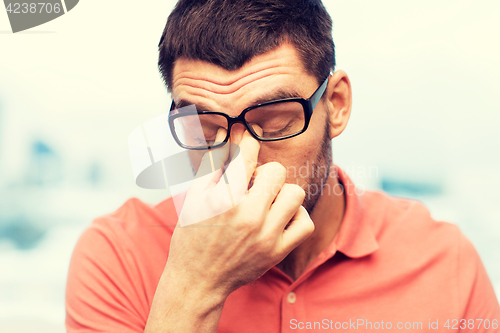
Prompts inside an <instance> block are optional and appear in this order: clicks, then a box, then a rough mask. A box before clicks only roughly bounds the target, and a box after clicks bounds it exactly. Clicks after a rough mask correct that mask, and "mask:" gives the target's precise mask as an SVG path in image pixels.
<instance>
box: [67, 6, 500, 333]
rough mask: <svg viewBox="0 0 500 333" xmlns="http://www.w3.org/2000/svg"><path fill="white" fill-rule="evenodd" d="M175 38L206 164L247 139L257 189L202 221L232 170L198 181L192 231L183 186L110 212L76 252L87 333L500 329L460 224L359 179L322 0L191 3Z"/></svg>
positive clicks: (77, 292) (171, 84)
mask: <svg viewBox="0 0 500 333" xmlns="http://www.w3.org/2000/svg"><path fill="white" fill-rule="evenodd" d="M159 51H160V57H159V67H160V71H161V73H162V75H163V78H164V80H165V83H166V85H167V87H168V89H169V90H170V91H171V92H172V96H173V99H174V100H173V104H172V110H171V112H170V118H169V119H170V120H169V121H170V122H171V125H172V126H171V129H172V132H173V133H172V134H173V135H174V137H175V138H176V140H177V141H178V143H179V144H180V145H181V146H183V147H184V148H186V149H188V150H189V151H190V158H191V162H192V166H193V168H194V169H195V170H196V171H198V170H201V169H203V168H204V167H208V166H210V165H213V163H214V160H217V159H218V160H219V162H224V161H225V160H226V159H231V158H230V157H233V156H234V155H235V154H236V153H235V152H234V150H232V148H231V147H233V146H231V145H237V146H238V147H239V150H240V154H241V156H242V157H243V161H244V170H245V172H244V175H241V177H243V178H244V183H245V187H246V188H248V193H247V195H246V196H245V197H244V199H243V200H242V201H241V202H239V204H237V205H235V207H233V208H232V209H229V210H226V211H224V212H222V213H220V214H216V215H215V216H211V217H209V218H207V219H204V220H203V221H198V220H196V213H197V212H198V210H199V209H200V207H202V208H204V209H212V208H213V209H214V211H216V210H217V209H216V207H215V208H214V206H217V205H219V202H218V201H217V198H218V194H219V193H221V192H220V189H221V188H223V187H224V185H225V180H224V175H223V174H222V169H219V171H218V172H213V173H211V174H209V175H208V176H207V177H200V178H198V179H197V180H195V182H194V183H193V185H192V186H191V188H190V189H189V191H188V193H187V194H186V199H185V203H184V207H183V208H182V213H181V216H180V220H181V221H180V224H182V222H183V221H184V222H185V223H186V220H188V221H187V222H188V223H186V224H188V225H187V226H185V227H181V226H180V225H177V226H176V223H177V222H178V217H177V215H176V213H175V207H174V204H173V201H172V199H168V200H166V201H164V202H162V203H160V204H159V205H157V206H155V207H151V206H149V205H146V204H144V203H142V202H140V201H138V200H136V199H131V200H129V201H127V202H126V203H125V204H124V206H122V207H121V208H120V209H119V210H118V211H117V212H115V213H113V214H110V215H107V216H103V217H101V218H98V219H96V220H95V221H94V223H93V224H92V225H91V227H90V228H88V229H87V230H86V231H85V233H84V234H83V235H82V237H81V238H80V240H79V242H78V244H77V246H76V248H75V251H74V254H73V258H72V262H71V267H70V272H69V277H68V285H67V320H66V325H67V329H68V331H69V332H143V331H144V332H215V331H218V332H290V331H295V330H301V329H307V330H311V331H320V330H325V329H330V330H334V329H343V330H350V329H356V330H360V331H371V330H379V329H404V330H406V331H422V330H424V331H427V330H431V329H432V330H436V331H457V330H462V331H466V330H470V331H473V332H496V331H498V325H499V323H498V321H499V320H500V309H499V305H498V301H497V300H496V297H495V294H494V291H493V288H492V286H491V283H490V281H489V279H488V277H487V275H486V272H485V270H484V267H483V266H482V263H481V261H480V259H479V257H478V255H477V253H476V251H475V250H474V248H473V246H472V245H471V244H470V242H469V241H468V240H467V239H466V238H465V237H464V236H463V235H462V234H461V232H460V231H459V230H458V228H457V227H456V226H454V225H451V224H448V223H444V222H436V221H434V220H432V218H431V217H430V215H429V212H428V211H427V210H426V209H425V208H424V207H423V206H422V205H421V204H420V203H418V202H414V201H409V200H404V199H398V198H392V197H389V196H387V195H385V194H383V193H380V192H366V193H363V194H359V193H357V192H356V190H355V187H354V185H353V184H352V182H351V181H350V180H349V178H348V177H347V175H346V174H345V173H344V172H343V171H342V170H340V169H339V168H337V167H336V166H334V165H333V164H332V157H331V146H330V142H331V139H333V138H334V137H336V136H338V135H339V134H340V133H341V132H342V131H343V130H344V128H345V126H346V125H347V121H348V119H349V115H350V111H351V86H350V82H349V79H348V77H347V75H346V74H345V73H344V72H342V71H336V72H334V66H335V61H334V46H333V41H332V38H331V19H330V17H329V15H328V13H327V12H326V10H325V9H324V7H323V5H322V4H321V2H320V1H319V0H316V1H315V0H309V1H306V0H294V1H291V0H287V1H285V0H266V1H264V0H238V1H236V0H232V1H229V0H226V1H224V0H208V1H185V0H180V1H179V3H178V4H177V6H176V7H175V9H174V10H173V12H172V13H171V15H170V16H169V19H168V21H167V24H166V27H165V31H164V33H163V36H162V38H161V41H160V45H159ZM193 105H194V106H195V110H196V111H195V112H194V113H193V112H190V113H189V112H184V111H183V110H184V107H189V106H193ZM290 114H291V115H293V116H290ZM277 115H279V116H277ZM192 116H195V117H197V118H196V119H197V121H198V124H199V125H198V126H199V129H200V131H194V130H193V131H191V130H192V128H191V127H190V126H187V125H186V124H192V123H190V122H189V121H187V120H186V119H188V118H189V117H192ZM283 119H285V120H283ZM195 132H197V134H196V135H195ZM200 133H202V134H201V135H200ZM200 136H204V137H201V138H200ZM304 167H305V168H306V169H307V170H308V172H307V174H306V175H303V174H301V173H300V172H297V170H303V169H304ZM230 168H231V164H229V166H227V170H226V171H229V170H230ZM301 168H302V169H301ZM215 169H217V168H214V170H215ZM214 198H215V200H214ZM193 216H194V217H193ZM183 219H184V220H183ZM189 219H191V221H189ZM196 222H198V223H196ZM190 223H191V224H190ZM471 320H472V322H471Z"/></svg>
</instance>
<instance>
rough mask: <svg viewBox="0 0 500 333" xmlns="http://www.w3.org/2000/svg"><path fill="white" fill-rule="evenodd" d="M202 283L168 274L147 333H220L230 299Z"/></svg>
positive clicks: (160, 288) (158, 294) (167, 271)
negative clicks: (218, 332) (227, 299)
mask: <svg viewBox="0 0 500 333" xmlns="http://www.w3.org/2000/svg"><path fill="white" fill-rule="evenodd" d="M200 282H201V281H197V282H196V281H190V280H189V279H188V278H185V279H182V278H180V277H179V276H177V277H175V274H174V273H173V272H170V271H169V270H167V269H166V270H165V271H164V272H163V275H162V277H161V279H160V282H159V283H158V287H157V289H156V293H155V296H154V299H153V304H152V306H151V310H150V313H149V318H148V322H147V325H146V328H145V330H144V332H145V333H160V332H161V333H167V332H168V333H177V332H182V333H190V332H200V333H205V332H216V331H217V325H218V323H219V319H220V315H221V313H222V308H223V306H224V302H225V300H226V296H224V295H222V294H220V293H217V292H215V291H212V290H210V289H209V288H206V287H204V286H203V285H202V284H201V283H200Z"/></svg>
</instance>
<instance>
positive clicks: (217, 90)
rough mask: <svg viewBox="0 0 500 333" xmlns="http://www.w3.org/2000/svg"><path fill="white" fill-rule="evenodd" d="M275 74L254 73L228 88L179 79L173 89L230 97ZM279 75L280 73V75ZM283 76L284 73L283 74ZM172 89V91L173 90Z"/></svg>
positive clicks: (204, 82)
mask: <svg viewBox="0 0 500 333" xmlns="http://www.w3.org/2000/svg"><path fill="white" fill-rule="evenodd" d="M275 74H277V73H262V72H261V73H255V75H253V74H252V76H251V77H245V78H243V79H242V80H241V81H238V82H235V83H234V84H233V85H230V86H219V85H216V84H214V83H211V82H206V81H202V80H195V79H187V78H184V79H180V80H179V81H178V83H177V85H176V86H175V88H181V89H182V88H184V87H190V88H192V89H202V90H205V91H207V92H210V93H214V94H217V95H230V94H233V93H236V92H238V91H239V90H240V89H242V88H244V87H245V86H247V85H248V84H250V83H252V82H255V81H258V80H259V79H264V78H266V77H270V76H273V75H275ZM280 74H281V73H280ZM283 74H284V73H283ZM175 88H174V89H175Z"/></svg>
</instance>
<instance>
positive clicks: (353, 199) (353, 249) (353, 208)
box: [328, 165, 379, 258]
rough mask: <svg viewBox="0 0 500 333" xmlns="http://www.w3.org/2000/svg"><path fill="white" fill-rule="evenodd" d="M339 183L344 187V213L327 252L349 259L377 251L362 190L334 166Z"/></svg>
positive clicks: (370, 218)
mask: <svg viewBox="0 0 500 333" xmlns="http://www.w3.org/2000/svg"><path fill="white" fill-rule="evenodd" d="M334 167H335V171H336V174H337V176H338V180H339V182H340V183H341V184H342V185H343V187H344V195H345V201H346V205H345V207H346V208H345V212H344V218H343V219H342V224H341V225H340V229H339V232H338V233H337V235H336V236H335V238H334V240H333V242H332V244H330V246H329V247H328V250H330V251H329V252H331V253H335V250H336V251H340V252H342V253H343V254H345V255H346V256H348V257H350V258H360V257H363V256H366V255H369V254H371V253H373V252H375V251H376V250H378V248H379V245H378V242H377V239H376V237H375V233H374V230H373V228H372V222H373V221H372V219H373V218H374V217H375V216H372V214H369V212H368V211H367V207H366V205H365V202H364V201H365V197H364V195H363V192H364V191H363V190H361V189H360V188H357V187H356V186H355V185H354V184H353V182H352V181H351V179H350V178H349V176H348V175H347V174H346V173H345V172H344V171H343V170H342V169H340V168H339V167H338V166H336V165H335V166H334Z"/></svg>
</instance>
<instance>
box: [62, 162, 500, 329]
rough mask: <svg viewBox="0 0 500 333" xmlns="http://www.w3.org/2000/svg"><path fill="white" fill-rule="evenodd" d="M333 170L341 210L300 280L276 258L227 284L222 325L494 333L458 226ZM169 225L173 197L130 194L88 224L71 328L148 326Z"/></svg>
mask: <svg viewBox="0 0 500 333" xmlns="http://www.w3.org/2000/svg"><path fill="white" fill-rule="evenodd" d="M337 169H338V168H337ZM338 171H339V172H338V174H339V180H340V182H341V183H342V184H344V187H345V190H346V191H345V192H346V211H345V215H344V219H343V221H342V225H341V227H340V230H339V232H338V234H337V236H336V237H335V239H334V240H333V242H332V243H331V244H330V245H329V246H328V247H327V248H326V249H325V250H324V251H323V252H322V253H320V255H319V256H318V257H317V258H316V259H315V260H314V261H313V262H312V263H311V264H310V265H309V266H308V267H307V269H306V270H305V271H304V272H303V273H302V275H301V276H300V277H299V278H298V279H297V280H296V281H292V280H291V279H290V278H289V277H288V276H287V275H285V274H284V273H283V272H281V271H280V270H279V269H277V268H275V267H273V268H271V269H270V270H269V271H268V272H267V273H266V274H264V275H263V276H262V277H261V278H259V279H258V280H256V281H255V282H253V283H251V284H249V285H246V286H244V287H242V288H240V289H238V290H236V291H234V292H233V293H232V294H231V295H230V296H229V298H228V299H227V301H226V303H225V305H224V309H223V312H222V316H221V319H220V322H219V327H218V330H217V331H218V332H235V333H246V332H248V333H256V332H297V331H307V332H324V331H351V330H352V331H361V332H370V331H374V332H379V331H380V330H381V329H393V330H394V329H396V330H401V331H405V332H417V331H418V332H457V331H460V332H500V307H499V304H498V301H497V299H496V297H495V293H494V291H493V288H492V285H491V282H490V281H489V279H488V276H487V274H486V271H485V269H484V267H483V265H482V263H481V260H480V258H479V256H478V254H477V252H476V251H475V249H474V247H473V246H472V244H471V243H470V242H469V241H468V240H467V238H466V237H465V236H464V235H463V234H462V233H461V232H460V230H459V229H458V227H456V226H455V225H453V224H450V223H446V222H439V221H435V220H433V219H432V218H431V216H430V214H429V211H428V210H427V209H426V208H425V207H424V206H423V205H422V204H421V203H420V202H417V201H412V200H407V199H400V198H394V197H390V196H388V195H386V194H384V193H382V192H364V193H363V194H357V193H356V191H355V187H354V185H353V184H352V182H351V181H350V179H349V177H348V176H347V175H346V174H345V173H344V172H343V171H342V170H340V169H338ZM175 224H176V215H175V209H174V206H173V203H172V200H171V199H168V200H165V201H163V202H162V203H160V204H158V205H157V206H150V205H147V204H145V203H143V202H141V201H139V200H137V199H130V200H128V201H127V202H126V203H125V204H124V205H123V206H122V207H121V208H119V209H118V210H117V211H116V212H114V213H112V214H109V215H105V216H102V217H100V218H97V219H96V220H95V221H94V222H93V223H92V225H91V226H90V227H89V228H88V229H87V230H86V231H85V232H84V233H83V235H82V236H81V237H80V240H79V241H78V243H77V245H76V247H75V250H74V252H73V257H72V260H71V265H70V269H69V275H68V283H67V290H66V309H67V317H66V327H67V330H68V332H70V333H72V332H120V333H127V332H142V331H143V330H144V327H145V324H146V320H147V318H148V313H149V309H150V306H151V303H152V301H153V296H154V293H155V290H156V286H157V284H158V281H159V279H160V276H161V273H162V271H163V268H164V266H165V263H166V260H167V257H168V249H169V246H170V238H171V236H172V232H173V228H174V226H175ZM460 328H463V329H460Z"/></svg>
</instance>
